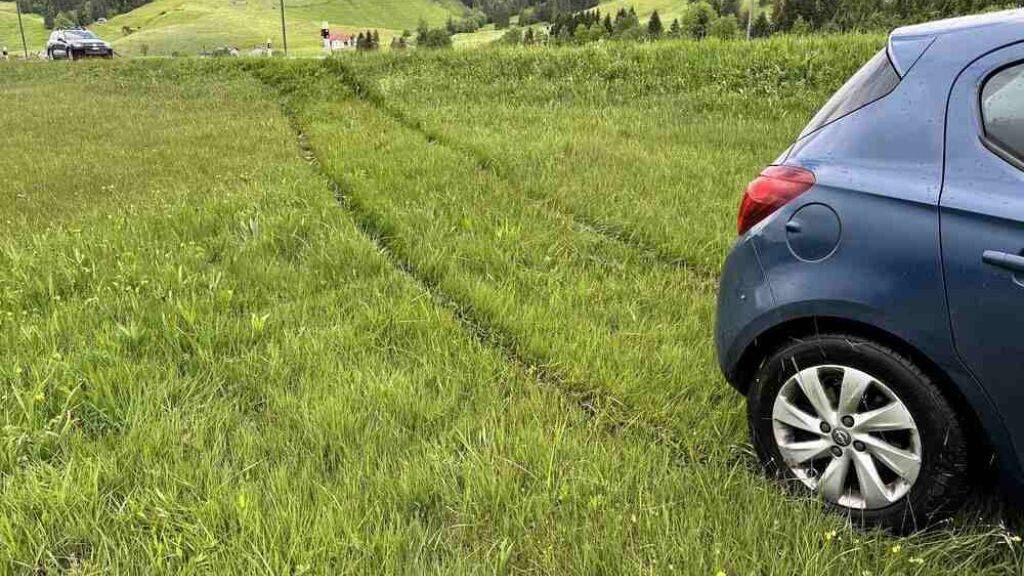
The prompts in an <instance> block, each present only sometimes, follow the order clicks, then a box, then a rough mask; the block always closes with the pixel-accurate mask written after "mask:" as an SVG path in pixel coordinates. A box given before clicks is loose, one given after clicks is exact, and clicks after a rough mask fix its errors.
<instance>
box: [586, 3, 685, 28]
mask: <svg viewBox="0 0 1024 576" xmlns="http://www.w3.org/2000/svg"><path fill="white" fill-rule="evenodd" d="M686 5H687V2H685V1H684V0H607V1H605V2H601V3H600V4H598V5H597V7H596V9H597V10H600V11H601V13H602V14H612V15H613V16H614V15H615V13H616V12H618V11H619V10H621V9H623V8H629V7H631V6H632V7H633V8H634V9H635V10H636V13H637V16H639V17H640V19H641V20H646V19H647V17H648V16H650V15H651V13H652V12H654V11H655V10H657V11H658V15H660V16H661V19H662V21H663V22H666V23H668V22H671V21H672V19H673V18H677V17H679V16H681V15H682V14H683V12H684V11H685V10H686Z"/></svg>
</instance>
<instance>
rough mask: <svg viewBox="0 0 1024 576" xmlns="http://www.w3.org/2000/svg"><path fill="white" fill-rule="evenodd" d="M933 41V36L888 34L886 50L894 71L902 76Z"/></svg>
mask: <svg viewBox="0 0 1024 576" xmlns="http://www.w3.org/2000/svg"><path fill="white" fill-rule="evenodd" d="M933 42H935V36H934V35H932V34H928V35H925V36H895V35H890V36H889V44H888V45H887V46H886V52H887V53H888V54H889V61H890V62H892V67H893V68H895V69H896V73H897V74H899V75H900V78H903V77H904V76H906V75H907V72H910V69H911V68H913V67H914V64H915V63H917V61H918V60H919V59H920V58H921V55H923V54H924V53H925V51H926V50H928V47H929V46H931V45H932V43H933Z"/></svg>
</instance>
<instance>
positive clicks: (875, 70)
mask: <svg viewBox="0 0 1024 576" xmlns="http://www.w3.org/2000/svg"><path fill="white" fill-rule="evenodd" d="M899 83H900V75H899V74H898V73H897V72H896V69H895V68H894V67H893V65H892V62H890V61H889V55H888V54H887V53H886V51H885V49H882V50H881V51H879V52H878V54H875V55H874V57H872V58H871V60H868V63H867V64H865V65H864V66H862V67H861V69H860V70H858V71H857V73H856V74H854V75H853V77H852V78H850V79H849V80H847V81H846V84H844V85H843V87H842V88H840V89H839V91H838V92H836V93H835V94H834V95H833V96H832V98H830V99H829V101H828V102H826V103H825V106H823V107H822V109H821V110H819V111H818V113H817V114H815V115H814V118H813V119H812V120H811V123H810V124H808V125H807V127H806V128H804V131H803V132H802V133H801V134H800V137H804V136H806V135H808V134H810V133H811V132H814V131H815V130H817V129H819V128H821V127H822V126H825V125H826V124H829V123H831V122H834V121H836V120H838V119H840V118H842V117H843V116H846V115H847V114H849V113H850V112H853V111H855V110H857V109H859V108H863V107H864V106H866V105H868V104H870V103H872V102H874V101H875V100H878V99H879V98H882V97H883V96H886V95H888V94H889V93H890V92H892V91H893V90H894V89H895V88H896V86H897V85H898V84H899Z"/></svg>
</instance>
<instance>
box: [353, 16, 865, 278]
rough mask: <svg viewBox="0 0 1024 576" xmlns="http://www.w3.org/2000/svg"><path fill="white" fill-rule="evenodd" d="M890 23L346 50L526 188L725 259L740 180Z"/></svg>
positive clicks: (366, 74) (375, 82) (404, 103)
mask: <svg viewBox="0 0 1024 576" xmlns="http://www.w3.org/2000/svg"><path fill="white" fill-rule="evenodd" d="M883 44H884V38H883V37H881V36H829V37H814V38H789V37H784V38H777V39H771V40H769V41H758V42H753V43H748V42H728V41H715V40H706V41H702V42H696V41H672V42H668V41H665V42H658V43H653V44H633V43H606V44H601V45H590V46H586V47H584V48H575V47H568V48H500V49H499V48H494V49H489V50H486V51H472V52H460V53H458V54H430V53H423V52H417V53H415V54H409V55H392V54H381V55H377V56H371V57H365V58H356V59H346V60H343V61H339V62H337V65H339V66H343V67H344V68H345V69H347V70H350V71H351V72H352V73H353V74H352V75H353V76H354V77H355V78H356V79H357V80H358V81H359V82H361V83H363V84H364V85H365V87H366V89H367V90H368V91H370V92H371V93H372V94H373V95H374V96H377V97H379V98H380V99H382V100H383V102H384V103H385V105H386V106H388V107H390V108H392V109H394V110H395V111H396V112H398V113H399V114H400V115H402V116H404V117H406V118H408V119H410V120H411V121H412V122H413V123H415V124H417V125H418V126H419V127H420V128H421V129H423V130H425V131H426V132H427V133H429V134H431V135H434V136H436V137H438V138H440V139H442V140H447V141H450V142H454V143H457V144H458V145H459V146H462V147H464V148H466V149H468V150H470V151H471V152H472V153H474V154H475V155H477V156H479V157H480V158H481V159H483V160H484V161H486V163H487V164H488V165H490V166H492V167H493V168H494V169H495V170H496V171H497V172H498V173H499V174H500V175H502V176H503V177H505V178H506V179H507V180H509V181H511V182H513V183H514V185H515V187H516V188H517V189H519V190H521V191H522V193H523V194H525V195H527V196H528V197H531V198H536V199H541V200H550V201H551V202H552V203H553V204H552V205H553V206H554V207H556V208H557V209H560V210H562V211H565V212H567V213H574V214H576V215H577V217H578V218H579V219H581V220H583V221H586V222H590V223H591V224H593V225H594V226H595V227H598V228H603V229H606V230H608V231H610V232H612V233H614V234H615V235H617V236H621V237H625V238H627V239H630V240H631V241H633V242H636V243H639V244H642V245H646V246H650V247H653V248H656V249H657V250H658V251H659V252H661V253H662V254H663V255H665V256H666V257H667V258H668V259H680V258H681V259H684V260H686V261H687V262H689V263H691V264H694V265H697V266H701V267H705V268H710V269H717V268H718V266H719V265H720V262H721V260H722V259H723V257H724V255H725V252H726V249H727V247H728V246H729V243H730V242H731V241H732V239H733V238H734V236H735V213H736V208H737V206H738V202H739V198H740V195H741V194H742V191H743V189H744V187H745V186H746V184H747V183H748V182H749V181H750V180H751V179H753V177H755V176H756V175H757V173H758V172H760V170H761V169H762V168H763V167H764V166H766V165H768V164H769V163H771V162H772V161H773V160H774V159H775V158H776V157H777V156H778V155H779V154H780V153H781V152H782V151H783V150H784V149H785V148H786V147H787V146H789V144H790V143H791V142H792V140H793V139H794V138H795V137H796V134H797V133H799V131H800V129H801V128H802V127H803V125H804V124H805V123H806V122H807V121H808V120H809V119H810V117H811V116H812V115H813V112H814V111H815V109H816V108H817V107H818V106H820V105H821V104H822V103H823V102H824V101H825V100H826V99H827V98H828V96H829V95H830V94H831V93H832V92H833V91H834V90H835V89H836V88H838V87H839V86H840V85H841V84H842V82H843V81H845V80H846V78H847V77H848V76H849V75H851V74H852V73H853V72H854V71H855V70H856V69H857V68H858V67H859V66H860V65H861V64H862V63H863V62H864V61H865V60H866V59H867V58H868V57H869V56H870V55H871V54H872V53H873V52H874V51H876V50H878V49H879V48H880V47H881V46H882V45H883Z"/></svg>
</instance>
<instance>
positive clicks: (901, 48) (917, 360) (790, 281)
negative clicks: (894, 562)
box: [715, 10, 1024, 532]
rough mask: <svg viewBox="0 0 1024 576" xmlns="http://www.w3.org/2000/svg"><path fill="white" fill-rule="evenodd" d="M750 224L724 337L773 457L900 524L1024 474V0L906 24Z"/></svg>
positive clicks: (936, 515)
mask: <svg viewBox="0 0 1024 576" xmlns="http://www.w3.org/2000/svg"><path fill="white" fill-rule="evenodd" d="M738 232H739V237H738V239H737V241H736V243H735V245H734V246H733V248H732V251H731V252H730V254H729V256H728V258H727V260H726V263H725V265H724V268H723V272H722V277H721V280H720V290H719V295H718V311H717V321H716V329H715V332H716V334H715V339H716V347H717V351H718V357H719V363H720V365H721V368H722V371H723V373H724V374H725V376H726V379H727V380H728V381H729V382H730V383H731V384H732V385H733V386H734V387H735V388H736V389H738V390H739V391H740V392H742V393H743V394H745V395H746V397H747V413H748V422H749V426H750V430H751V438H752V442H753V445H754V447H755V449H756V452H757V454H758V456H759V458H760V460H761V462H762V464H763V466H764V467H765V468H766V470H767V471H768V472H769V473H770V474H771V475H773V476H776V477H778V478H780V479H783V480H784V481H785V483H787V484H790V485H792V486H793V487H794V489H795V490H797V491H803V492H810V493H814V494H815V495H817V496H818V497H819V498H821V499H823V500H824V502H825V505H826V507H828V508H830V509H834V510H837V511H840V512H842V513H845V514H847V515H848V516H849V517H851V518H852V519H853V520H854V521H855V522H856V523H857V524H859V525H865V526H881V527H883V528H888V529H892V530H894V531H899V532H906V531H910V530H914V529H919V528H922V527H925V526H928V525H931V524H932V523H934V522H936V521H938V520H941V519H943V518H945V517H947V516H948V515H949V514H951V513H952V512H953V511H955V510H956V509H957V507H958V506H959V504H960V503H961V502H962V501H963V500H964V498H965V497H966V495H967V493H968V492H969V490H970V488H969V487H970V486H971V485H972V483H973V482H972V481H969V474H970V475H971V476H974V475H975V474H971V473H972V472H978V471H980V472H982V473H984V474H989V473H991V474H995V475H997V477H998V478H999V480H1000V485H1001V486H1002V487H1003V489H1004V492H1005V493H1006V494H1007V495H1008V496H1011V497H1013V498H1016V499H1019V498H1020V497H1021V495H1024V474H1022V462H1024V375H1022V374H1024V10H1010V11H1004V12H997V13H990V14H985V15H979V16H969V17H965V18H956V19H951V20H944V21H939V22H932V23H927V24H921V25H916V26H909V27H905V28H899V29H897V30H895V31H894V32H893V33H892V34H891V35H890V36H889V38H888V42H887V44H886V47H885V48H884V49H882V50H881V51H880V52H878V53H877V54H876V55H875V56H874V57H873V58H871V60H870V61H869V62H868V63H867V64H865V65H864V67H863V68H861V69H860V70H859V71H858V72H857V73H856V74H855V75H854V76H853V77H852V78H851V79H850V80H849V81H848V82H847V83H846V84H845V85H844V86H843V87H842V88H841V89H840V90H839V91H838V92H837V93H836V94H835V95H834V96H833V97H832V98H831V99H830V100H829V101H828V102H827V103H826V104H825V106H824V107H823V108H822V109H821V110H820V111H819V112H818V113H817V115H815V116H814V118H813V119H812V120H811V122H810V124H809V125H808V126H807V127H806V128H805V129H804V130H803V132H802V133H801V134H800V135H799V137H798V138H797V140H796V141H795V143H794V144H793V145H792V146H791V147H790V148H789V149H788V150H786V151H785V152H784V153H783V154H782V155H781V156H780V157H779V158H778V159H777V160H776V161H775V162H774V163H773V164H772V165H771V166H769V167H768V168H766V169H765V170H764V171H763V172H762V173H761V175H760V176H759V177H757V178H756V179H755V180H754V181H753V182H751V184H750V186H749V187H748V188H747V190H746V192H745V194H744V196H743V199H742V202H741V206H740V210H739V217H738ZM991 462H994V463H995V464H994V465H991V464H990V463H991Z"/></svg>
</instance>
